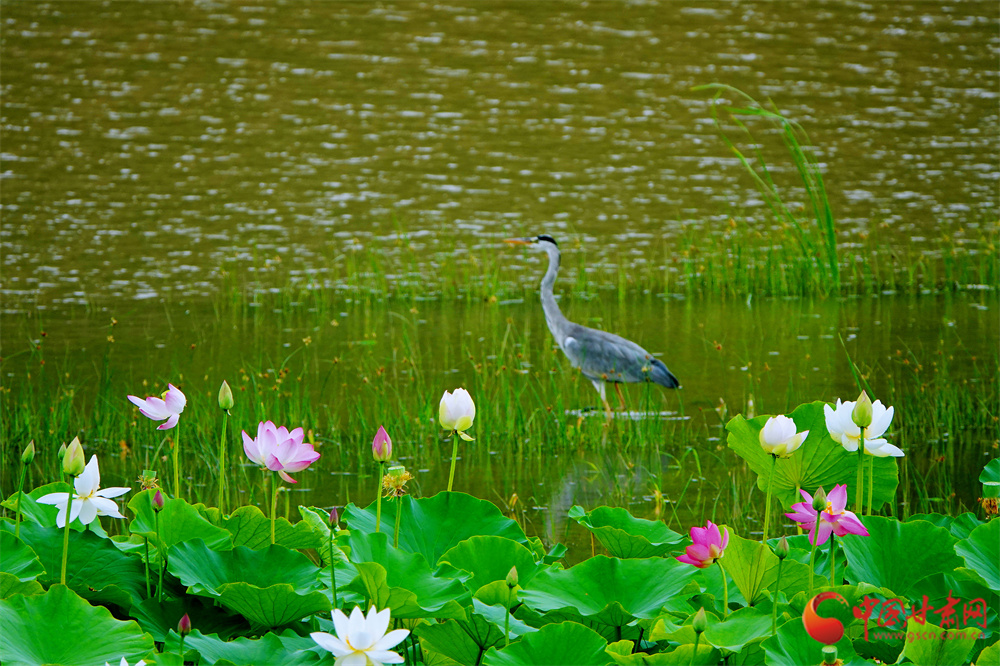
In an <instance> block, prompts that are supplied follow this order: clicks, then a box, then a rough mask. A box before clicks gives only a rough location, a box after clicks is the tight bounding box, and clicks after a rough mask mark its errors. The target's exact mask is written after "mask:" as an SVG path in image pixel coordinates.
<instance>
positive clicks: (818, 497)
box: [812, 488, 826, 511]
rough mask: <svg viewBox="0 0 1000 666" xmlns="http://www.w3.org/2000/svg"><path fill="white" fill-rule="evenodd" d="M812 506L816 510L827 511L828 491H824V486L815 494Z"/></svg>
mask: <svg viewBox="0 0 1000 666" xmlns="http://www.w3.org/2000/svg"><path fill="white" fill-rule="evenodd" d="M812 507H813V509H814V510H816V511H826V493H825V492H823V489H822V488H820V489H819V490H817V491H816V494H815V495H813V503H812Z"/></svg>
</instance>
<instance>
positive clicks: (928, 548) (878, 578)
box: [840, 516, 963, 596]
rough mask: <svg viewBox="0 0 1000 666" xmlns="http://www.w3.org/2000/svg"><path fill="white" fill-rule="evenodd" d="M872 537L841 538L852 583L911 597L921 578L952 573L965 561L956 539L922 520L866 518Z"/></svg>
mask: <svg viewBox="0 0 1000 666" xmlns="http://www.w3.org/2000/svg"><path fill="white" fill-rule="evenodd" d="M863 520H864V524H865V527H866V528H867V529H868V533H869V535H870V536H858V535H856V534H848V535H847V536H845V537H841V538H840V545H841V546H842V547H843V550H844V553H845V554H846V555H847V562H848V566H847V571H846V572H845V574H844V577H845V578H846V579H847V580H848V581H849V582H851V583H861V582H865V583H871V584H872V585H875V586H878V587H885V588H888V589H890V590H892V591H893V592H895V593H897V594H900V595H903V596H908V595H907V593H908V592H909V591H910V590H911V589H913V590H914V591H915V592H916V593H917V594H922V593H921V592H920V590H919V585H918V582H919V581H920V579H922V578H924V577H926V576H930V575H933V574H936V573H943V572H948V571H951V570H952V569H955V568H956V567H960V566H962V564H963V562H962V560H961V559H960V558H959V557H958V555H956V554H955V543H956V541H955V537H953V536H952V535H951V533H950V532H948V530H946V529H944V528H941V527H936V526H934V525H932V524H930V523H928V522H926V521H923V520H915V521H913V522H910V523H901V522H899V521H898V520H896V519H895V518H883V517H881V516H865V517H864V519H863Z"/></svg>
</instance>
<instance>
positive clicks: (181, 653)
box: [177, 634, 184, 664]
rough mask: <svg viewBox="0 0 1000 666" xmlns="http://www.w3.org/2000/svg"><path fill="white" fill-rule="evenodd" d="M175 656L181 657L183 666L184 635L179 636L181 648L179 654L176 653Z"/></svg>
mask: <svg viewBox="0 0 1000 666" xmlns="http://www.w3.org/2000/svg"><path fill="white" fill-rule="evenodd" d="M177 654H179V655H180V657H181V664H183V663H184V634H181V647H180V652H178V653H177Z"/></svg>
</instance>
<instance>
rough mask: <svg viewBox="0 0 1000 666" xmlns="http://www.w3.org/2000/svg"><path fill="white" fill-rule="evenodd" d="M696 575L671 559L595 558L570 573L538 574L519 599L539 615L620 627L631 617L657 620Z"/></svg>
mask: <svg viewBox="0 0 1000 666" xmlns="http://www.w3.org/2000/svg"><path fill="white" fill-rule="evenodd" d="M696 571H697V569H695V568H694V567H692V566H689V565H687V564H682V563H681V562H678V561H677V560H675V559H673V558H669V559H663V558H650V559H644V560H636V559H628V560H622V559H618V558H614V557H607V556H605V555H598V556H596V557H592V558H590V559H588V560H584V561H583V562H581V563H580V564H577V565H576V566H574V567H572V568H570V569H564V570H557V569H546V570H543V571H541V572H539V573H538V574H536V575H535V577H534V578H533V579H532V581H531V583H529V584H528V585H527V586H526V588H525V589H524V590H522V591H521V595H520V597H521V600H522V601H524V603H525V604H527V605H528V606H531V607H532V608H534V609H535V610H538V611H543V612H544V611H558V610H564V609H565V610H569V611H571V612H572V613H573V614H576V615H578V616H579V617H582V618H587V619H590V620H593V621H595V622H598V623H601V624H606V625H609V626H612V627H622V626H624V625H626V624H628V623H629V622H631V621H633V620H635V619H636V618H653V617H656V616H657V615H658V614H659V612H660V609H661V608H662V607H663V604H664V603H666V601H667V600H668V599H670V598H671V597H672V596H673V595H675V594H677V593H678V592H680V590H681V589H683V588H684V586H685V585H686V584H687V583H688V581H689V580H691V578H692V577H693V576H694V574H695V572H696Z"/></svg>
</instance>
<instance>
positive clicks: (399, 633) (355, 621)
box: [309, 606, 410, 666]
mask: <svg viewBox="0 0 1000 666" xmlns="http://www.w3.org/2000/svg"><path fill="white" fill-rule="evenodd" d="M333 626H334V629H336V631H337V635H336V636H331V635H330V634H327V633H324V632H322V631H314V632H313V633H311V634H309V635H310V636H311V637H312V639H313V640H314V641H316V643H317V644H319V646H320V647H321V648H323V649H324V650H328V651H330V652H331V653H333V656H334V657H336V658H337V662H336V665H335V666H368V665H369V664H372V665H374V666H382V665H383V664H402V663H403V658H402V657H401V656H399V655H398V654H396V653H395V652H393V651H391V650H390V649H389V648H391V647H395V646H396V645H397V644H398V643H399V642H401V641H402V640H403V639H404V638H406V637H407V636H408V635H409V633H410V632H409V631H408V630H407V629H396V630H395V631H390V632H389V633H385V630H386V629H388V628H389V609H388V608H386V609H385V610H383V611H381V612H378V611H376V610H375V607H374V606H372V607H371V609H369V611H368V617H365V615H364V613H362V612H361V608H360V607H359V606H355V607H354V610H353V611H351V617H350V618H348V617H347V616H346V615H344V614H343V613H342V612H341V611H340V609H336V608H335V609H334V611H333Z"/></svg>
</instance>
